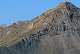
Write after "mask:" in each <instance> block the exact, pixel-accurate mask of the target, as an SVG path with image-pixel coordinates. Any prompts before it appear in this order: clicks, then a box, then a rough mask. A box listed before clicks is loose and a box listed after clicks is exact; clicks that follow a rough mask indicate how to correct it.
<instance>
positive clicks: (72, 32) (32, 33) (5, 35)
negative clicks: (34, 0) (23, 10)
mask: <svg viewBox="0 0 80 54" xmlns="http://www.w3.org/2000/svg"><path fill="white" fill-rule="evenodd" d="M0 54H80V8H78V7H76V6H75V5H73V4H72V3H71V2H63V3H60V4H59V5H58V6H57V7H56V8H53V9H50V10H48V11H47V12H45V13H43V14H42V15H40V16H38V17H36V18H35V19H33V20H32V21H28V22H27V21H25V22H22V21H19V22H17V23H14V24H12V25H10V26H1V27H0Z"/></svg>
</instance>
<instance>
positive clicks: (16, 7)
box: [0, 0, 80, 25]
mask: <svg viewBox="0 0 80 54" xmlns="http://www.w3.org/2000/svg"><path fill="white" fill-rule="evenodd" d="M70 1H71V2H72V3H74V4H75V5H76V6H80V0H70ZM60 2H63V0H0V25H2V24H8V25H9V24H11V23H13V22H16V21H19V20H22V21H23V20H31V19H33V18H34V17H36V16H39V15H40V14H41V13H43V12H45V11H46V10H48V9H51V8H54V7H56V6H57V5H58V4H59V3H60Z"/></svg>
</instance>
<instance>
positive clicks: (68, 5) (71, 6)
mask: <svg viewBox="0 0 80 54" xmlns="http://www.w3.org/2000/svg"><path fill="white" fill-rule="evenodd" d="M57 8H59V9H66V10H68V11H70V10H77V9H78V7H76V6H75V5H74V4H72V3H71V2H63V3H60V4H59V5H58V7H57Z"/></svg>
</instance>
